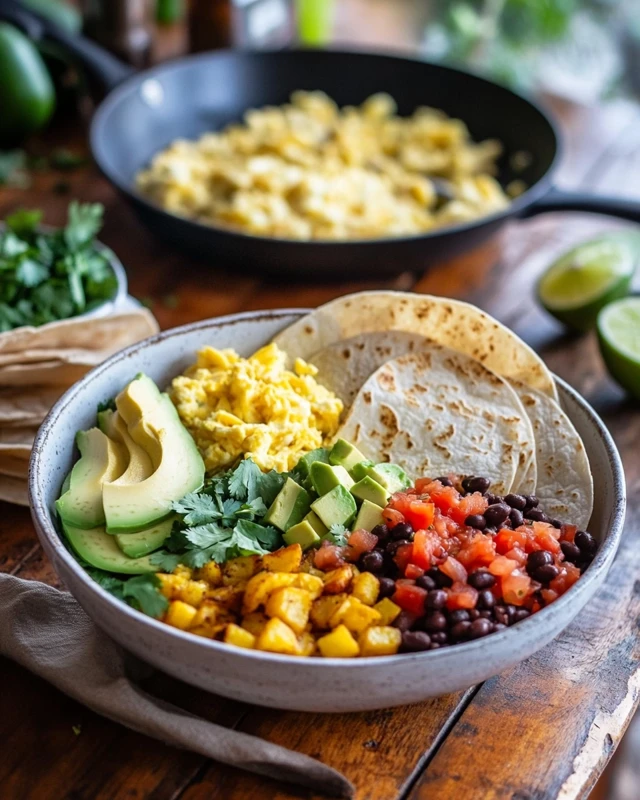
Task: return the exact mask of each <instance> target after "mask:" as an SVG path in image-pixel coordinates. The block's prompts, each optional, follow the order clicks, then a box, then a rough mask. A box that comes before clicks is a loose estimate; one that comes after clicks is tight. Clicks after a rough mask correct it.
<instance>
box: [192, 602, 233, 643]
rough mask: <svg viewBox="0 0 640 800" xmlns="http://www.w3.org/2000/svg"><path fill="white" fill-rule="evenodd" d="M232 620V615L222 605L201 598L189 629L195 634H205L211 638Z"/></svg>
mask: <svg viewBox="0 0 640 800" xmlns="http://www.w3.org/2000/svg"><path fill="white" fill-rule="evenodd" d="M232 620H233V617H232V616H231V614H230V613H229V611H228V610H227V609H226V608H225V607H224V606H221V605H220V604H219V603H216V602H214V601H213V600H203V601H202V605H201V606H200V608H199V609H198V610H197V612H196V615H195V616H194V618H193V620H192V621H191V626H190V628H189V630H190V631H191V633H195V634H196V635H197V636H205V637H207V638H208V639H212V638H213V637H214V636H216V635H217V634H218V633H219V632H220V631H221V630H223V629H224V626H225V625H226V624H227V623H228V622H231V621H232Z"/></svg>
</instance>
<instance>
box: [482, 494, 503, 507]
mask: <svg viewBox="0 0 640 800" xmlns="http://www.w3.org/2000/svg"><path fill="white" fill-rule="evenodd" d="M486 498H487V503H489V505H490V506H493V505H495V504H496V503H501V502H502V497H500V495H499V494H491V492H489V494H487V495H486Z"/></svg>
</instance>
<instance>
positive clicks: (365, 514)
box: [353, 500, 382, 531]
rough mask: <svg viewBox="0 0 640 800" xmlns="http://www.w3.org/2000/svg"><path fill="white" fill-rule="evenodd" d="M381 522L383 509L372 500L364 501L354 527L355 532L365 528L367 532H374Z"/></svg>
mask: <svg viewBox="0 0 640 800" xmlns="http://www.w3.org/2000/svg"><path fill="white" fill-rule="evenodd" d="M381 522H382V508H381V507H380V506H377V505H376V504H375V503H372V502H371V501H370V500H363V501H362V505H361V506H360V510H359V511H358V516H357V517H356V521H355V523H354V525H353V530H354V531H359V530H362V529H363V528H364V529H365V530H366V531H372V530H373V529H374V528H375V527H376V525H380V523H381Z"/></svg>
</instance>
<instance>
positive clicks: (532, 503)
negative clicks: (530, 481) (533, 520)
mask: <svg viewBox="0 0 640 800" xmlns="http://www.w3.org/2000/svg"><path fill="white" fill-rule="evenodd" d="M524 499H525V501H526V503H527V505H526V508H535V507H536V506H537V505H538V503H539V502H540V501H539V500H538V498H537V497H536V496H535V494H526V495H525V496H524Z"/></svg>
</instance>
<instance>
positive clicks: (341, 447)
mask: <svg viewBox="0 0 640 800" xmlns="http://www.w3.org/2000/svg"><path fill="white" fill-rule="evenodd" d="M364 460H365V457H364V456H363V455H362V453H361V452H360V451H359V450H358V448H357V447H354V446H353V445H352V444H351V442H347V440H346V439H338V441H337V442H336V443H335V444H334V445H333V447H332V448H331V452H330V453H329V463H330V464H332V465H333V466H335V467H344V468H345V469H346V470H347V472H351V470H352V469H353V468H354V467H355V465H356V464H358V463H359V462H360V461H364Z"/></svg>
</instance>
